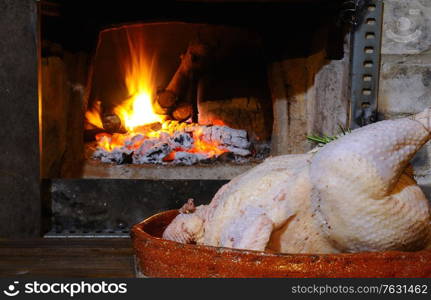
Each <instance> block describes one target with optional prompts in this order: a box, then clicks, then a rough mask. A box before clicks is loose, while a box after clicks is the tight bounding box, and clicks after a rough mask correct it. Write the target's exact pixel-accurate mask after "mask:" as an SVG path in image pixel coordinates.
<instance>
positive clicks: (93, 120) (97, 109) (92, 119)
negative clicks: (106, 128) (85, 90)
mask: <svg viewBox="0 0 431 300" xmlns="http://www.w3.org/2000/svg"><path fill="white" fill-rule="evenodd" d="M101 112H102V109H101V102H100V101H99V100H98V101H96V102H95V103H94V107H92V108H91V109H90V110H87V112H86V113H85V119H86V120H87V122H88V123H90V124H91V125H93V126H96V127H97V128H103V124H102V119H101V118H100V115H101Z"/></svg>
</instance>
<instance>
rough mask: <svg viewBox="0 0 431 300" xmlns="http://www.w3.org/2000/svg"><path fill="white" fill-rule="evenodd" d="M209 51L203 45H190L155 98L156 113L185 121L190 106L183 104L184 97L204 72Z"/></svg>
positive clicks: (188, 115)
mask: <svg viewBox="0 0 431 300" xmlns="http://www.w3.org/2000/svg"><path fill="white" fill-rule="evenodd" d="M209 56H210V50H209V47H208V46H207V45H204V44H199V43H197V44H190V45H189V47H188V48H187V51H186V53H185V54H183V55H181V63H180V66H179V67H178V69H177V71H176V72H175V74H174V76H173V77H172V79H171V81H170V82H169V84H168V85H167V86H166V88H165V89H164V90H163V91H161V92H159V93H158V95H157V98H156V111H157V113H159V114H164V115H170V116H171V117H172V118H173V119H175V120H178V121H181V120H186V119H187V118H188V117H190V116H191V114H192V109H193V108H192V105H191V104H185V103H184V102H182V101H184V99H183V98H184V96H185V94H186V92H187V89H188V88H189V87H190V86H191V85H192V82H193V81H196V80H197V78H198V76H199V75H200V74H201V73H202V72H203V71H204V70H205V68H206V66H207V64H208V61H209ZM186 117H187V118H186Z"/></svg>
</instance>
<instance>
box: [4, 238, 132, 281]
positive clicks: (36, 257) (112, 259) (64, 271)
mask: <svg viewBox="0 0 431 300" xmlns="http://www.w3.org/2000/svg"><path fill="white" fill-rule="evenodd" d="M133 253H134V252H133V248H132V244H131V241H130V239H126V238H123V239H37V240H17V241H0V276H1V277H7V276H9V277H35V276H43V277H56V278H58V277H61V278H71V277H84V278H101V277H104V278H118V277H123V278H126V277H134V260H133Z"/></svg>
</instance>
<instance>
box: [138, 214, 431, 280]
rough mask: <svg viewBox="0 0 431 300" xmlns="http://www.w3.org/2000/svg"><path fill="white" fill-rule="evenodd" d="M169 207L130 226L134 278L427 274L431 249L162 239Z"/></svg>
mask: <svg viewBox="0 0 431 300" xmlns="http://www.w3.org/2000/svg"><path fill="white" fill-rule="evenodd" d="M177 214H178V211H177V210H169V211H165V212H162V213H159V214H156V215H154V216H152V217H150V218H148V219H146V220H144V221H142V222H141V223H138V224H136V225H134V226H133V228H132V233H131V235H132V240H133V247H134V249H135V255H136V263H137V269H138V271H137V273H138V274H137V276H138V277H189V278H190V277H204V278H208V277H230V278H232V277H247V278H248V277H297V278H299V277H431V250H426V251H418V252H401V251H387V252H363V253H355V254H326V255H313V254H278V253H269V252H258V251H247V250H237V249H230V248H221V247H220V248H218V247H210V246H201V245H185V244H180V243H176V242H172V241H168V240H164V239H161V238H160V237H161V235H162V233H163V230H164V229H165V228H166V226H167V225H168V224H169V223H170V222H171V221H172V219H173V218H174V217H175V216H176V215H177Z"/></svg>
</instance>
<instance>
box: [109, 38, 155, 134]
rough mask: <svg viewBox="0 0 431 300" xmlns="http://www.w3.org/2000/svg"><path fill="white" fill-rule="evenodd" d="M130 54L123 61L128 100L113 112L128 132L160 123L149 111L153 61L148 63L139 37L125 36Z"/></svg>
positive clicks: (151, 109) (151, 94)
mask: <svg viewBox="0 0 431 300" xmlns="http://www.w3.org/2000/svg"><path fill="white" fill-rule="evenodd" d="M127 38H128V46H129V51H130V55H129V56H127V57H126V58H125V61H124V65H123V68H124V73H125V83H126V86H127V90H128V92H129V95H131V97H130V98H129V99H127V100H126V101H124V103H123V104H121V105H119V106H117V107H116V108H115V109H114V113H115V114H116V115H118V117H119V118H120V119H121V123H122V124H123V125H124V127H125V128H126V129H127V131H129V132H133V131H134V129H135V128H136V127H138V126H142V125H146V124H151V123H155V122H161V121H163V117H162V116H161V115H158V114H157V113H156V112H155V111H154V108H153V100H152V99H153V91H154V85H155V84H154V74H153V71H154V70H153V69H154V59H152V60H149V59H148V57H149V56H148V55H147V54H146V51H145V41H144V39H142V37H141V36H136V35H134V36H133V39H132V38H131V37H130V36H129V34H128V36H127Z"/></svg>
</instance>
